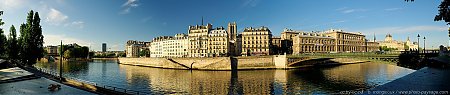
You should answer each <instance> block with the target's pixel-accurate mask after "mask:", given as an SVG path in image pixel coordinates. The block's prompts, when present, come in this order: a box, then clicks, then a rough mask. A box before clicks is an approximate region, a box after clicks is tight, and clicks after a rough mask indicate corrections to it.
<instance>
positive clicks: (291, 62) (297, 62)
mask: <svg viewBox="0 0 450 95" xmlns="http://www.w3.org/2000/svg"><path fill="white" fill-rule="evenodd" d="M331 59H334V58H310V57H300V58H288V59H287V60H288V61H287V63H286V66H287V67H299V66H314V65H318V64H324V63H330V62H331Z"/></svg>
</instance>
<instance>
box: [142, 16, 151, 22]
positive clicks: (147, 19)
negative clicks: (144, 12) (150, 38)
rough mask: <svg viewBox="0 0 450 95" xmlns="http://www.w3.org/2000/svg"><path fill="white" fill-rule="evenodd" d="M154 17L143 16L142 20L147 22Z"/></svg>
mask: <svg viewBox="0 0 450 95" xmlns="http://www.w3.org/2000/svg"><path fill="white" fill-rule="evenodd" d="M152 18H153V17H151V16H149V17H146V18H143V19H142V20H141V22H147V21H149V20H151V19H152Z"/></svg>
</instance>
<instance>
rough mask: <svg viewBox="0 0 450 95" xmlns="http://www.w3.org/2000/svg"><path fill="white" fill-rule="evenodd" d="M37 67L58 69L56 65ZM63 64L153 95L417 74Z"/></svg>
mask: <svg viewBox="0 0 450 95" xmlns="http://www.w3.org/2000/svg"><path fill="white" fill-rule="evenodd" d="M36 66H37V67H43V68H48V69H52V70H57V68H58V64H57V63H38V64H36ZM63 66H64V69H63V70H64V72H65V75H66V76H70V77H75V78H79V79H83V80H88V81H91V82H96V83H99V84H106V85H111V86H116V87H120V88H127V89H132V90H137V91H142V92H148V93H153V94H283V93H285V94H330V93H338V92H339V91H344V90H365V89H370V88H373V87H375V86H378V85H382V84H384V83H387V82H390V81H392V80H395V79H397V78H400V77H402V76H404V75H407V74H409V73H411V72H413V71H414V70H411V69H407V68H402V67H397V66H394V65H388V64H379V63H362V64H349V65H342V66H335V67H320V68H318V67H316V68H305V69H296V70H256V71H234V72H233V71H190V70H172V69H159V68H149V67H138V66H129V65H120V64H117V62H116V61H114V60H107V61H105V60H95V61H94V62H89V63H87V62H85V63H82V62H78V63H77V62H74V63H72V62H71V63H65V64H64V65H63Z"/></svg>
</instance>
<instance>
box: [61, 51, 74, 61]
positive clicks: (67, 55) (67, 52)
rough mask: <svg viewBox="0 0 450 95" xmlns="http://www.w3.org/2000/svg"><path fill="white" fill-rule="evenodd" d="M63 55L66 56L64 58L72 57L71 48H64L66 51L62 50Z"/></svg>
mask: <svg viewBox="0 0 450 95" xmlns="http://www.w3.org/2000/svg"><path fill="white" fill-rule="evenodd" d="M63 57H64V58H66V59H70V58H72V57H73V52H72V50H71V49H69V50H66V51H65V52H64V56H63Z"/></svg>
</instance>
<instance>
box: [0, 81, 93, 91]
mask: <svg viewBox="0 0 450 95" xmlns="http://www.w3.org/2000/svg"><path fill="white" fill-rule="evenodd" d="M50 84H59V85H61V89H59V90H56V91H49V90H48V89H47V87H48V85H50ZM0 95H95V94H94V93H91V92H88V91H84V90H80V89H76V88H73V87H70V86H67V85H64V84H60V83H57V82H55V81H52V80H49V79H46V78H38V79H32V80H24V81H18V82H11V83H2V84H0Z"/></svg>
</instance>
